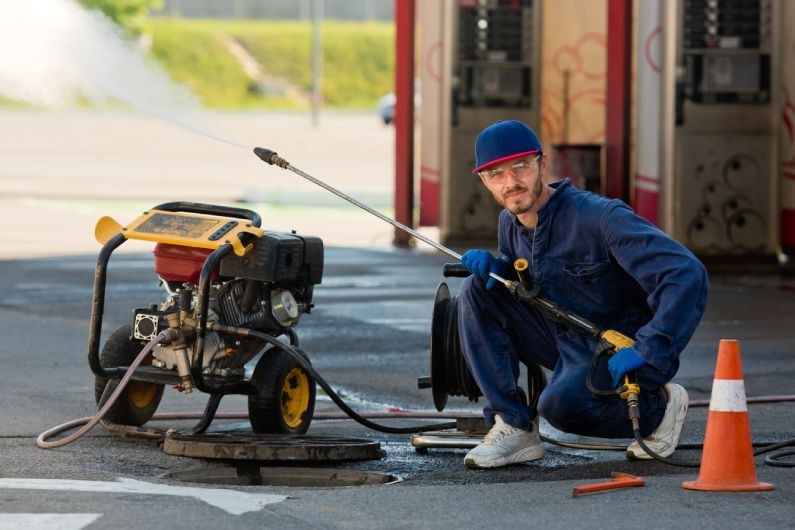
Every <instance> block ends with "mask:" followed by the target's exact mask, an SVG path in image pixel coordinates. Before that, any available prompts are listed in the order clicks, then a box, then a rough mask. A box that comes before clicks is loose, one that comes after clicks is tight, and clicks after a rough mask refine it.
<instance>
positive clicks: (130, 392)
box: [126, 381, 157, 409]
mask: <svg viewBox="0 0 795 530" xmlns="http://www.w3.org/2000/svg"><path fill="white" fill-rule="evenodd" d="M126 390H127V396H128V397H129V398H130V401H131V402H132V404H133V405H135V407H136V408H139V409H142V408H144V407H146V406H148V405H149V404H150V403H152V400H153V399H155V396H156V395H157V385H156V384H154V383H144V382H141V381H130V382H129V383H128V384H127V389H126Z"/></svg>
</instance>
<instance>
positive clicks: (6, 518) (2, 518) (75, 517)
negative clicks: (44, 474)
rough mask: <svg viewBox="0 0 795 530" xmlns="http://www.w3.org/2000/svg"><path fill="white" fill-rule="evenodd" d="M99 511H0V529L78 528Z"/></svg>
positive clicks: (94, 517) (52, 529) (53, 529)
mask: <svg viewBox="0 0 795 530" xmlns="http://www.w3.org/2000/svg"><path fill="white" fill-rule="evenodd" d="M101 516H102V514H101V513H0V530H18V529H19V528H24V529H25V530H80V529H81V528H85V527H86V526H88V525H90V524H91V523H93V522H94V521H96V520H97V519H99V518H100V517H101Z"/></svg>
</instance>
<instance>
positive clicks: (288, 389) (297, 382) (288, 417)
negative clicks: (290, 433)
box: [282, 368, 309, 429]
mask: <svg viewBox="0 0 795 530" xmlns="http://www.w3.org/2000/svg"><path fill="white" fill-rule="evenodd" d="M307 408H309V377H307V375H306V372H305V371H304V370H303V369H302V368H293V369H292V370H290V371H289V372H287V375H286V376H285V378H284V385H282V417H283V418H284V423H285V424H286V425H287V426H288V427H290V428H291V429H296V428H298V427H299V426H300V425H301V423H302V422H303V420H304V418H303V415H304V412H306V409H307Z"/></svg>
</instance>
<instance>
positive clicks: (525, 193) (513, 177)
mask: <svg viewBox="0 0 795 530" xmlns="http://www.w3.org/2000/svg"><path fill="white" fill-rule="evenodd" d="M545 169H546V161H545V160H544V157H543V155H529V156H526V157H522V158H515V159H513V160H508V161H505V162H502V163H500V164H497V165H494V166H492V167H490V168H488V169H485V170H483V171H481V172H479V173H478V175H479V176H480V180H482V181H483V184H485V185H486V187H487V188H488V189H489V191H490V192H491V194H492V195H494V200H496V201H497V203H499V205H500V206H502V207H503V208H506V209H507V210H508V211H509V212H511V213H512V214H514V215H521V214H523V213H526V212H529V211H530V210H532V209H533V206H535V204H536V202H537V201H538V197H539V196H540V195H541V189H542V188H543V186H544V182H543V176H544V170H545Z"/></svg>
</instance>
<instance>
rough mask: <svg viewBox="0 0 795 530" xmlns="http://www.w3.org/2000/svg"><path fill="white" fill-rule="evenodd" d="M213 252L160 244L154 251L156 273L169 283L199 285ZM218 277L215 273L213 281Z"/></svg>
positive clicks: (205, 249)
mask: <svg viewBox="0 0 795 530" xmlns="http://www.w3.org/2000/svg"><path fill="white" fill-rule="evenodd" d="M211 252H212V250H211V249H207V248H194V247H185V246H182V245H170V244H168V243H158V244H157V245H155V249H154V251H153V253H154V255H155V272H156V273H157V275H158V276H160V277H161V278H163V279H164V280H167V281H176V282H185V283H199V273H200V272H201V270H202V265H204V260H205V259H207V256H209V255H210V253H211ZM217 277H218V271H217V270H215V271H213V276H212V280H215V279H216V278H217Z"/></svg>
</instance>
